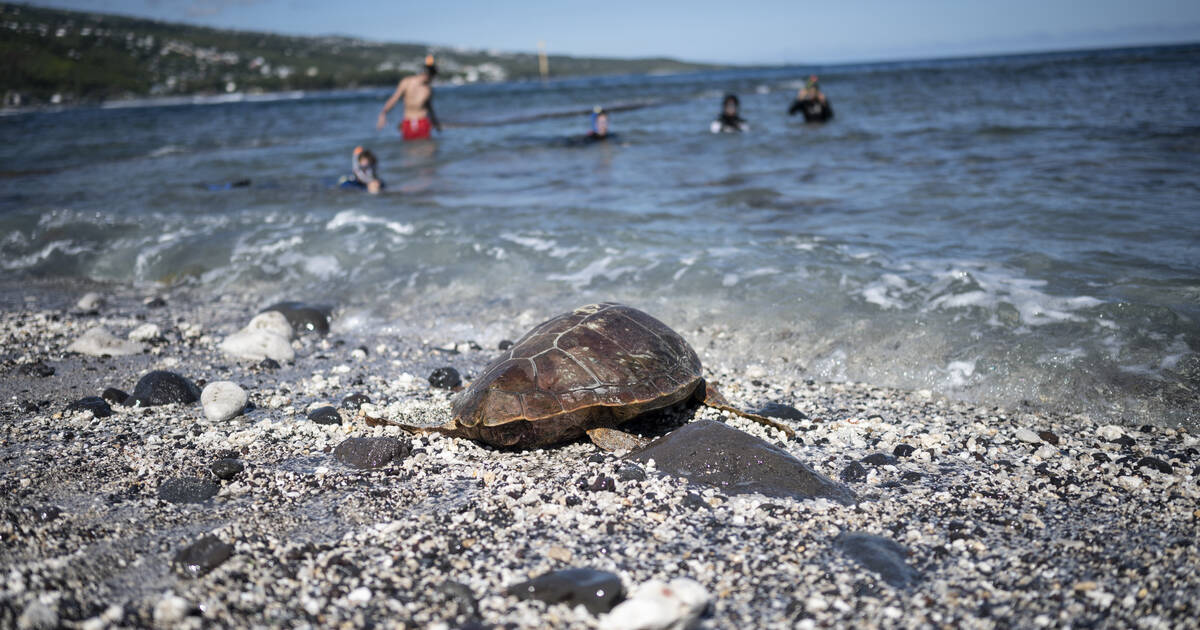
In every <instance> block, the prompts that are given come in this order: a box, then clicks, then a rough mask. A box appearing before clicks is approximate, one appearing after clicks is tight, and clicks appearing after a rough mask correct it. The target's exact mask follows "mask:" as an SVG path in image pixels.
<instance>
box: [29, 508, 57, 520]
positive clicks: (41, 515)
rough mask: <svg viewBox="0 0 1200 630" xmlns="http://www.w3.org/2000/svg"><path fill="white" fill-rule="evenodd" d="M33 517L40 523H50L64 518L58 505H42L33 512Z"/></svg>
mask: <svg viewBox="0 0 1200 630" xmlns="http://www.w3.org/2000/svg"><path fill="white" fill-rule="evenodd" d="M33 516H34V518H36V519H37V521H38V522H39V523H49V522H50V521H53V520H57V519H58V517H59V516H62V508H60V507H58V506H57V505H42V506H39V507H37V508H34V510H33Z"/></svg>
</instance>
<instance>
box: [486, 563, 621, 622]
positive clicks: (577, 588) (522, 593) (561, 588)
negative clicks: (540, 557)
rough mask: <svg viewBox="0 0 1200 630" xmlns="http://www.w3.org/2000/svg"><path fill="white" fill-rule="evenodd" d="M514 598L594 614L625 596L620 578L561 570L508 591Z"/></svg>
mask: <svg viewBox="0 0 1200 630" xmlns="http://www.w3.org/2000/svg"><path fill="white" fill-rule="evenodd" d="M506 590H507V591H508V594H509V595H513V596H515V597H516V598H517V599H537V600H541V601H543V602H546V603H547V604H567V605H570V606H576V605H579V604H583V606H584V608H587V609H588V611H589V612H591V613H592V614H593V615H599V614H601V613H606V612H608V611H610V610H612V609H613V606H616V605H617V604H618V603H619V602H620V601H621V599H622V598H623V597H624V596H625V589H624V587H622V586H621V578H620V577H617V576H616V575H615V574H613V573H609V572H607V571H597V570H595V569H562V570H560V571H551V572H550V573H544V574H542V575H539V576H537V577H535V578H533V579H532V580H528V581H525V582H520V583H518V584H513V585H512V586H509V587H508V588H507V589H506Z"/></svg>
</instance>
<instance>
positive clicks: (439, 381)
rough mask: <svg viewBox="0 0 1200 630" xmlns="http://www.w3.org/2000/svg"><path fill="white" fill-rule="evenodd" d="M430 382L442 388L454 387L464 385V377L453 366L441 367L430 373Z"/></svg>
mask: <svg viewBox="0 0 1200 630" xmlns="http://www.w3.org/2000/svg"><path fill="white" fill-rule="evenodd" d="M429 384H430V385H432V386H434V387H440V388H442V389H454V388H455V387H458V386H459V385H462V377H461V376H459V374H458V370H456V369H454V368H452V367H448V366H447V367H440V368H437V369H436V370H434V371H433V372H432V373H431V374H430V375H429Z"/></svg>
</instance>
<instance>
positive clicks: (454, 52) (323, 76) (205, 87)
mask: <svg viewBox="0 0 1200 630" xmlns="http://www.w3.org/2000/svg"><path fill="white" fill-rule="evenodd" d="M427 53H433V54H435V55H437V58H438V70H439V71H440V75H439V79H441V80H447V81H452V82H455V83H459V82H474V81H504V80H520V79H528V78H534V77H537V76H538V64H537V56H536V55H534V54H527V53H512V54H509V53H498V52H484V51H478V50H463V49H458V48H444V47H436V46H426V45H424V44H390V43H378V42H371V41H366V40H361V39H354V38H348V37H292V36H287V35H274V34H270V33H254V32H247V31H230V30H219V29H213V28H205V27H199V26H190V25H185V24H175V23H166V22H157V21H153V20H145V19H138V18H130V17H122V16H115V15H103V14H96V13H81V12H76V11H63V10H58V9H46V8H40V7H31V6H26V5H17V4H0V59H2V60H3V64H0V94H3V97H4V101H3V105H5V106H16V105H31V104H37V103H46V102H62V103H76V102H95V101H103V100H112V99H121V98H131V97H139V96H171V95H186V94H214V93H224V92H273V91H284V90H321V89H334V88H354V87H365V86H390V85H394V84H395V83H396V82H397V81H399V80H400V78H401V77H402V76H404V75H405V74H409V73H412V72H416V71H419V70H420V68H421V65H422V63H423V60H424V57H425V55H426V54H427ZM711 67H713V66H706V65H702V64H693V63H686V62H681V61H676V60H674V59H603V58H583V57H568V56H555V55H551V56H550V69H551V73H552V74H553V75H554V76H560V77H561V76H579V75H598V74H624V73H648V72H654V73H668V72H686V71H691V70H700V69H706V68H711Z"/></svg>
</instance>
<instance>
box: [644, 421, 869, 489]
mask: <svg viewBox="0 0 1200 630" xmlns="http://www.w3.org/2000/svg"><path fill="white" fill-rule="evenodd" d="M625 459H629V460H633V461H639V462H646V461H649V460H651V459H653V460H654V463H655V465H656V466H657V467H658V470H660V471H662V472H665V473H668V474H672V475H678V476H680V477H684V478H686V479H688V480H689V481H693V482H696V483H700V484H704V485H709V486H714V487H717V488H720V489H721V490H722V491H723V492H726V493H729V494H751V493H758V494H762V495H765V496H768V497H790V498H794V499H815V498H826V499H829V500H831V501H837V502H838V503H842V504H844V505H849V504H852V503H854V502H855V500H856V498H855V495H854V492H853V491H852V490H850V488H848V487H846V486H845V485H844V484H841V483H838V482H836V481H834V480H832V479H830V478H828V477H826V476H824V475H822V474H821V473H819V472H817V471H815V470H813V469H812V468H810V467H809V466H807V465H806V464H805V463H804V462H802V461H800V460H798V459H796V458H795V457H793V456H792V454H791V453H788V452H787V451H785V450H783V449H781V448H779V447H777V446H775V445H773V444H770V443H768V442H766V441H764V440H760V439H759V438H756V437H754V436H752V435H750V434H749V433H744V432H742V431H738V430H737V429H734V428H732V427H729V426H727V425H725V424H722V423H720V422H714V421H712V420H699V421H697V422H692V423H690V424H685V425H683V426H682V427H680V428H678V429H676V430H674V431H672V432H671V433H668V434H667V435H665V436H663V437H661V438H659V439H657V440H655V441H653V442H651V443H650V444H649V445H647V446H646V447H645V448H643V449H641V450H638V451H634V452H632V453H630V454H629V455H626V456H625Z"/></svg>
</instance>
